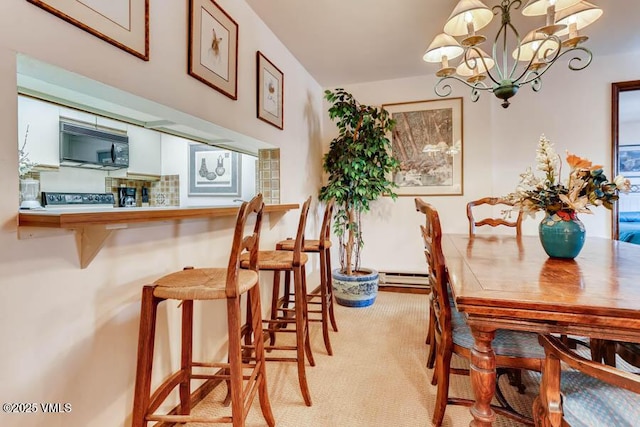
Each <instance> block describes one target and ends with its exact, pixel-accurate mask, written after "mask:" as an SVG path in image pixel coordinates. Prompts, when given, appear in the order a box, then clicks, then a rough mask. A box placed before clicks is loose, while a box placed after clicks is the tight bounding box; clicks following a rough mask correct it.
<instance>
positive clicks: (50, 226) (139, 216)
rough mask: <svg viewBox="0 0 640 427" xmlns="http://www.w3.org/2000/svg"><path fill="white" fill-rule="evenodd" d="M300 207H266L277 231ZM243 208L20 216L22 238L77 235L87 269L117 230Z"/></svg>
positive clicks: (215, 215) (232, 212)
mask: <svg viewBox="0 0 640 427" xmlns="http://www.w3.org/2000/svg"><path fill="white" fill-rule="evenodd" d="M299 207H300V205H298V204H295V203H292V204H282V205H265V207H264V212H265V214H269V225H270V226H271V227H273V226H274V225H275V224H276V223H277V222H278V221H279V220H280V218H282V216H283V215H284V214H285V213H287V212H288V211H290V210H293V209H298V208H299ZM239 208H240V205H233V206H209V207H185V208H177V207H153V208H152V207H148V208H147V207H145V208H113V209H103V210H96V209H91V208H88V209H86V210H74V211H69V210H65V209H46V210H45V209H42V210H21V211H20V212H19V213H18V238H19V239H31V238H37V237H44V236H50V235H52V234H59V233H60V232H63V233H67V232H69V231H74V232H75V233H76V237H77V239H76V240H77V241H78V250H79V253H80V267H81V268H86V267H87V266H88V265H89V264H90V263H91V261H92V260H93V259H94V258H95V256H96V255H97V254H98V252H99V251H100V249H101V248H102V246H103V245H104V242H105V241H106V239H107V238H108V237H109V236H110V235H111V232H112V231H114V230H119V229H124V228H129V226H130V225H136V224H138V225H144V224H149V223H153V222H166V221H183V220H194V219H208V218H220V217H227V216H236V215H237V213H238V209H239Z"/></svg>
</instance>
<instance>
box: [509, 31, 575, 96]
mask: <svg viewBox="0 0 640 427" xmlns="http://www.w3.org/2000/svg"><path fill="white" fill-rule="evenodd" d="M549 40H553V41H554V42H556V43H557V44H558V46H561V44H562V42H561V41H560V38H559V37H558V36H556V35H554V34H550V35H548V36H547V38H545V39H544V40H542V41H541V42H540V45H539V46H538V48H537V49H536V50H535V51H534V52H533V55H532V57H531V59H530V60H529V62H528V63H527V66H526V67H524V69H523V71H522V73H520V75H519V76H518V77H517V78H515V79H513V81H514V82H520V81H521V80H522V81H521V82H520V85H526V84H527V83H530V82H532V81H533V80H535V79H537V78H539V77H540V76H542V75H543V74H544V73H545V72H546V71H547V70H548V69H549V68H550V67H551V66H552V65H553V64H554V62H555V61H556V59H558V58H559V57H560V56H561V55H564V54H565V53H567V52H569V51H571V50H572V49H569V50H565V51H564V52H563V51H562V48H560V47H559V48H558V49H556V50H555V51H552V50H551V48H547V49H545V51H544V55H543V58H542V59H541V58H540V56H539V55H538V54H539V52H540V50H541V49H542V48H543V46H544V45H545V43H547V42H548V41H549ZM536 59H540V62H541V63H543V64H545V65H544V66H541V67H538V69H536V70H531V65H532V64H533V63H534V62H535V60H536ZM517 64H518V63H517V61H516V63H515V64H514V71H515V66H516V65H517ZM540 68H543V70H542V71H539V69H540ZM530 74H535V75H536V76H537V77H535V76H534V77H531V78H530V77H529V75H530Z"/></svg>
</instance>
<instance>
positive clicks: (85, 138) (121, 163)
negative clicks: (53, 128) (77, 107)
mask: <svg viewBox="0 0 640 427" xmlns="http://www.w3.org/2000/svg"><path fill="white" fill-rule="evenodd" d="M60 165H61V166H75V167H82V168H93V169H107V170H114V169H122V168H127V167H129V137H128V136H127V134H126V132H118V131H115V130H114V131H111V130H104V129H98V128H95V127H88V126H81V125H78V124H75V123H70V122H65V121H60Z"/></svg>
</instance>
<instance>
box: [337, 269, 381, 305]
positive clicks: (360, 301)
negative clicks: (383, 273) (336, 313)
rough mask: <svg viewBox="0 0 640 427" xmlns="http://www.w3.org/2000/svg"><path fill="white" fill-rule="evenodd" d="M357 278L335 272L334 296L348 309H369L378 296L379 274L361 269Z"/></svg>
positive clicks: (338, 271)
mask: <svg viewBox="0 0 640 427" xmlns="http://www.w3.org/2000/svg"><path fill="white" fill-rule="evenodd" d="M360 273H365V274H359V275H357V276H347V275H346V274H342V273H341V272H340V269H339V268H337V269H335V270H333V274H332V277H333V294H334V296H335V298H336V302H337V303H338V304H340V305H344V306H346V307H368V306H370V305H371V304H373V302H374V301H375V300H376V297H377V296H378V278H379V277H378V272H377V271H376V270H365V269H361V271H360Z"/></svg>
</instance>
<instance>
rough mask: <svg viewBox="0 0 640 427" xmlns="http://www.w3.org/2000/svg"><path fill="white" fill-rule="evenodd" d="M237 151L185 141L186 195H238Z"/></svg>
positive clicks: (239, 189) (239, 165)
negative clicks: (187, 184) (186, 160)
mask: <svg viewBox="0 0 640 427" xmlns="http://www.w3.org/2000/svg"><path fill="white" fill-rule="evenodd" d="M240 168H241V161H240V154H238V153H237V152H235V151H231V150H225V149H222V148H218V147H211V146H209V145H205V144H189V196H240V193H241V191H242V187H241V185H240V183H241V182H240V179H241V171H240Z"/></svg>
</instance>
